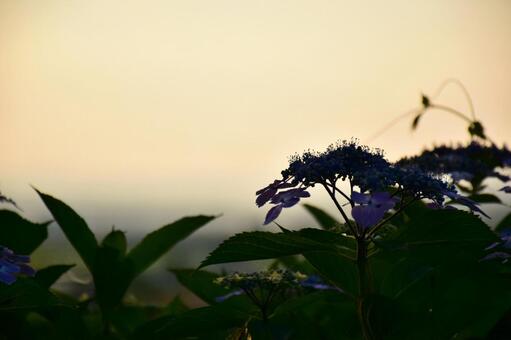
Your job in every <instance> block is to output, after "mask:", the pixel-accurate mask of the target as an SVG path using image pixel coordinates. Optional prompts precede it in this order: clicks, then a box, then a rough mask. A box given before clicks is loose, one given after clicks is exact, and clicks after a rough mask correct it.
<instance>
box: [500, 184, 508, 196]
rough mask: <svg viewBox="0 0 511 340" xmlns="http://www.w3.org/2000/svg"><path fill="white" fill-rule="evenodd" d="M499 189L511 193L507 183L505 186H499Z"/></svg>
mask: <svg viewBox="0 0 511 340" xmlns="http://www.w3.org/2000/svg"><path fill="white" fill-rule="evenodd" d="M499 191H503V192H505V193H506V194H511V187H510V186H509V185H506V186H505V187H502V188H500V190H499Z"/></svg>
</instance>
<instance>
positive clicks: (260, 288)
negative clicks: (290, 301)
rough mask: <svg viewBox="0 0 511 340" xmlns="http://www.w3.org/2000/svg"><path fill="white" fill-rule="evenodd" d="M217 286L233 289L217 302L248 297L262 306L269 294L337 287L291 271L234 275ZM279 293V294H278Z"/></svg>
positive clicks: (227, 276)
mask: <svg viewBox="0 0 511 340" xmlns="http://www.w3.org/2000/svg"><path fill="white" fill-rule="evenodd" d="M214 282H215V283H216V284H218V285H221V286H222V287H224V288H227V289H233V291H231V292H229V293H228V294H226V295H223V296H219V297H217V298H216V301H217V302H223V301H225V300H227V299H229V298H231V297H234V296H239V295H247V296H248V297H249V298H250V299H252V300H254V302H255V304H256V305H258V304H259V305H260V304H261V302H262V301H260V300H266V298H265V297H267V296H268V295H266V294H267V292H272V294H273V295H275V296H276V295H284V296H290V295H294V294H298V293H300V292H303V290H304V289H305V290H307V289H316V290H325V289H334V290H339V289H338V288H336V287H333V286H329V285H327V284H325V283H324V282H323V281H322V280H321V279H320V278H319V277H318V276H317V275H311V276H308V275H305V274H302V273H301V272H293V271H290V270H268V271H262V272H255V273H237V272H236V273H232V274H229V275H226V276H221V277H218V278H216V279H215V281H214ZM277 293H278V294H277Z"/></svg>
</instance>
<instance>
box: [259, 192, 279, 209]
mask: <svg viewBox="0 0 511 340" xmlns="http://www.w3.org/2000/svg"><path fill="white" fill-rule="evenodd" d="M276 193H277V189H275V188H269V189H267V190H265V191H263V192H262V193H261V194H260V195H259V196H257V198H256V205H257V206H258V207H262V206H263V205H265V204H266V203H267V202H268V201H269V200H271V199H272V198H273V196H275V194H276Z"/></svg>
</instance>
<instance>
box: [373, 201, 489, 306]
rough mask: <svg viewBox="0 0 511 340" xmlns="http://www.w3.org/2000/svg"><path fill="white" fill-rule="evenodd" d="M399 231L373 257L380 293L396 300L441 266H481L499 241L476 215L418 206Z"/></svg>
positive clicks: (400, 223) (374, 271) (399, 222)
mask: <svg viewBox="0 0 511 340" xmlns="http://www.w3.org/2000/svg"><path fill="white" fill-rule="evenodd" d="M406 215H407V218H406V219H404V220H402V221H397V222H398V223H397V224H398V227H399V229H398V230H397V232H394V233H393V234H391V235H388V237H386V238H385V239H383V240H380V241H375V243H376V246H377V247H378V250H377V251H376V252H375V253H374V255H373V256H371V257H370V258H369V264H370V267H371V272H372V275H373V277H374V280H375V282H376V285H377V286H378V291H379V292H380V293H381V294H383V295H385V296H388V297H395V296H397V295H399V294H401V293H402V292H403V291H404V290H405V289H407V288H408V287H410V286H411V285H413V284H415V282H418V281H420V280H422V279H424V277H427V276H428V275H429V274H430V273H431V272H432V271H433V270H435V268H436V267H438V266H440V265H452V266H457V265H460V264H462V263H467V262H468V263H478V261H479V260H480V259H481V258H482V257H483V256H484V255H485V253H484V249H485V248H486V247H487V246H488V245H490V244H492V243H493V242H495V241H497V237H496V236H495V234H494V233H493V232H492V231H491V230H490V229H489V228H488V226H487V225H486V224H485V223H483V222H482V221H481V220H480V219H479V218H477V217H476V216H474V215H472V214H469V213H467V212H463V211H459V210H431V209H427V208H420V207H419V206H415V207H414V208H413V209H411V210H409V211H407V212H406Z"/></svg>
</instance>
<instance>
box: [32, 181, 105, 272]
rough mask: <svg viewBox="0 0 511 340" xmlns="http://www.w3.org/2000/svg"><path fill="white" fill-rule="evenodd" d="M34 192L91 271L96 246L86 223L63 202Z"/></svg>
mask: <svg viewBox="0 0 511 340" xmlns="http://www.w3.org/2000/svg"><path fill="white" fill-rule="evenodd" d="M36 191H37V193H38V194H39V197H41V199H42V200H43V202H44V204H45V205H46V207H47V208H48V210H50V213H51V214H52V216H53V218H54V219H55V222H57V224H58V225H59V226H60V228H61V229H62V231H63V232H64V234H65V235H66V237H67V239H68V240H69V242H70V243H71V245H72V246H73V247H74V248H75V250H76V251H77V252H78V254H79V255H80V257H81V258H82V260H83V262H84V263H85V265H86V266H87V268H89V270H90V271H92V269H93V264H94V258H95V256H96V248H97V246H98V244H97V241H96V238H95V237H94V234H93V233H92V231H91V230H90V229H89V227H88V226H87V223H85V221H84V220H83V218H81V217H80V216H79V215H78V214H77V213H76V212H75V211H74V210H73V209H71V208H70V207H69V206H67V205H66V204H65V203H64V202H61V201H59V200H58V199H56V198H53V197H51V196H49V195H47V194H44V193H42V192H39V191H38V190H36Z"/></svg>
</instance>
